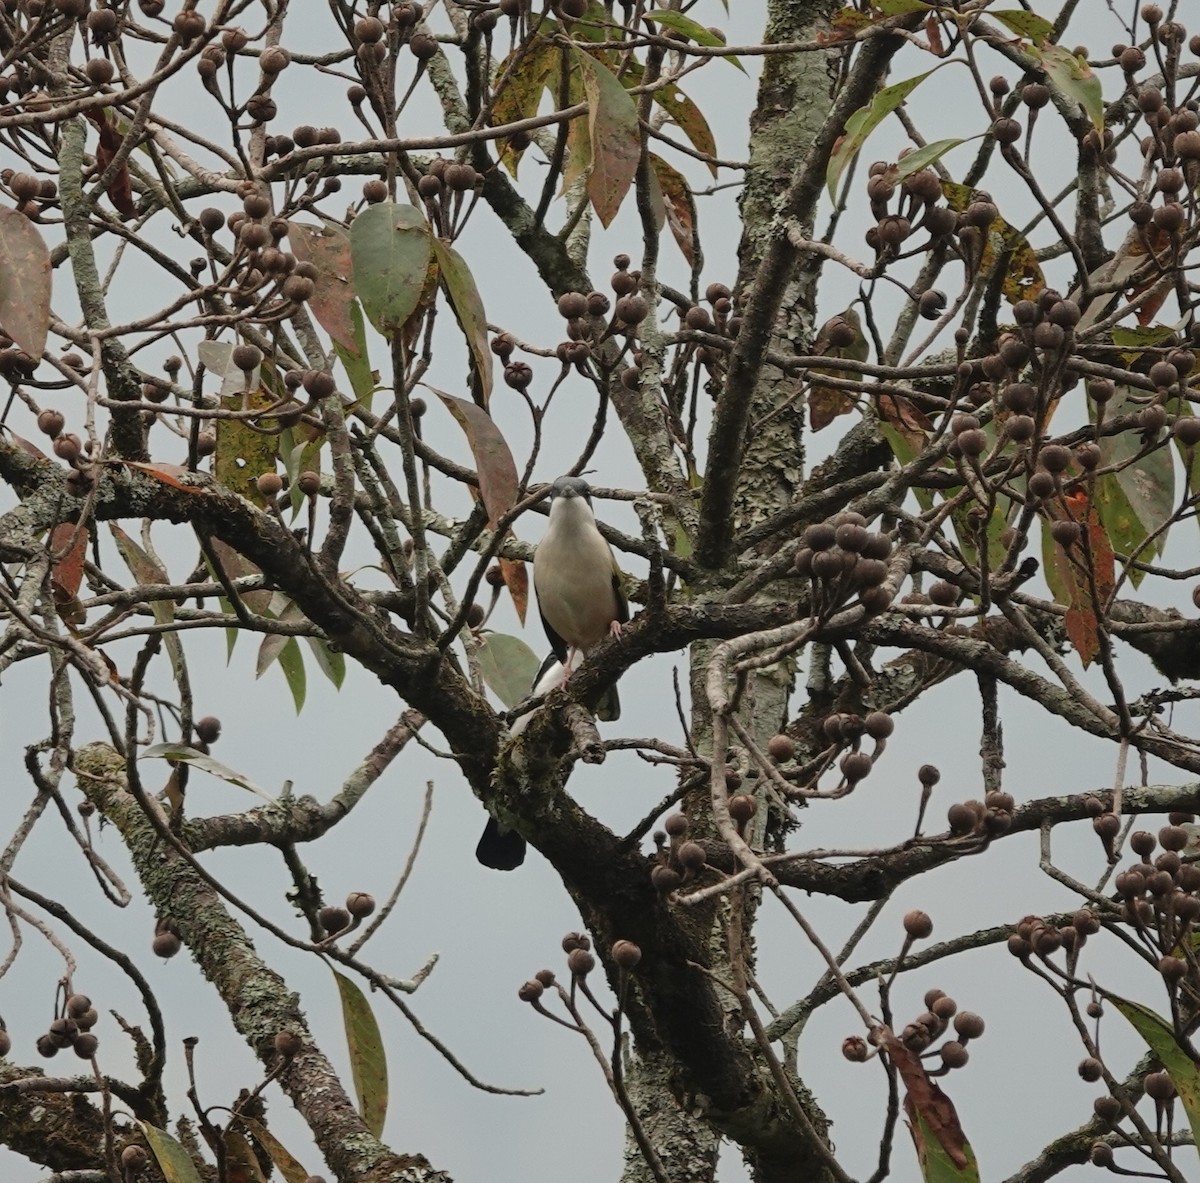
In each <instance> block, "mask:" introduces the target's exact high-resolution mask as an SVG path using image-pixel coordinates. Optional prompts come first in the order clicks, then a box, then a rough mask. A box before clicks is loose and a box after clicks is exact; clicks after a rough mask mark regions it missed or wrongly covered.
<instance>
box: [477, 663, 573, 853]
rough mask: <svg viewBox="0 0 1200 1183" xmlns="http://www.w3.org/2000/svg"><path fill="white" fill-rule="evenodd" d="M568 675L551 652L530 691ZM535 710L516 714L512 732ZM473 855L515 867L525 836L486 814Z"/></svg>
mask: <svg viewBox="0 0 1200 1183" xmlns="http://www.w3.org/2000/svg"><path fill="white" fill-rule="evenodd" d="M566 678H567V667H566V666H565V665H563V663H562V662H561V661H559V660H558V658H557V657H555V656H554V654H553V653H551V654H550V656H549V657H547V658H546V660H545V661H543V662H542V665H541V668H540V669H539V670H538V672H537V677H536V679H535V680H534V683H533V689H532V690H531V691H530V695H531V696H532V697H534V698H538V697H540V696H541V695H543V694H549V693H550V691H551V690H554V689H555V688H557V687H559V686H561V685H562V684H563V682H565V681H566ZM536 714H537V711H526V712H525V714H523V715H518V716H517V717H516V718H515V719H514V720H513V724H512V727H511V728H510V729H509V730H510V733H511V734H512V735H514V736H516V735H520V734H521V732H523V731H524V730H525V728H526V727H528V726H529V724H530V721H531V720H532V719H533V717H534V715H536ZM475 857H476V858H477V859H478V860H479V861H480V862H481V863H482V864H483V865H484V866H485V867H491V868H492V869H493V870H495V871H515V870H516V869H517V867H519V866H520V865H521V864H522V863H523V862H524V861H525V839H524V838H522V837H521V835H520V834H518V833H517V832H516V830H510V829H509V828H508V827H507V826H506V825H505V824H504V823H503V822H502V821H500V820H499V819H498V818H494V817H489V818H488V820H487V825H486V826H484V828H483V836H482V837H481V838H480V839H479V845H478V846H476V847H475Z"/></svg>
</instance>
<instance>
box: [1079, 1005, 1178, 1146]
mask: <svg viewBox="0 0 1200 1183" xmlns="http://www.w3.org/2000/svg"><path fill="white" fill-rule="evenodd" d="M1100 993H1101V994H1103V995H1104V997H1105V998H1107V999H1108V1001H1109V1002H1111V1003H1112V1004H1113V1006H1114V1007H1116V1008H1117V1010H1119V1011H1120V1012H1121V1014H1123V1015H1124V1016H1125V1017H1126V1018H1127V1019H1128V1020H1129V1022H1130V1024H1131V1025H1132V1026H1133V1029H1134V1030H1135V1031H1136V1032H1137V1033H1138V1034H1139V1035H1140V1036H1141V1037H1142V1038H1143V1039H1144V1040H1145V1041H1146V1046H1147V1047H1148V1048H1149V1049H1150V1050H1151V1051H1152V1052H1153V1053H1154V1054H1155V1055H1156V1056H1157V1057H1158V1058H1159V1061H1160V1062H1161V1063H1162V1066H1163V1067H1164V1068H1165V1069H1166V1070H1167V1072H1168V1073H1169V1074H1170V1077H1171V1083H1172V1084H1173V1085H1174V1086H1175V1091H1176V1092H1177V1093H1178V1094H1179V1101H1180V1103H1181V1104H1182V1105H1183V1110H1184V1112H1185V1113H1186V1114H1187V1117H1188V1123H1189V1124H1190V1125H1191V1127H1192V1140H1193V1141H1194V1142H1195V1143H1196V1145H1197V1146H1198V1147H1200V1067H1197V1065H1196V1062H1195V1061H1194V1060H1193V1059H1192V1057H1191V1056H1190V1055H1188V1053H1187V1052H1186V1051H1185V1050H1184V1049H1183V1048H1182V1047H1181V1046H1180V1043H1179V1040H1178V1039H1176V1037H1175V1031H1174V1029H1173V1028H1172V1026H1171V1024H1170V1023H1168V1022H1167V1020H1166V1019H1163V1018H1161V1017H1160V1016H1158V1015H1156V1014H1155V1013H1154V1011H1152V1010H1151V1009H1150V1008H1149V1007H1145V1006H1142V1004H1141V1003H1140V1002H1130V1001H1129V999H1127V998H1121V997H1119V996H1118V995H1116V994H1110V993H1109V992H1108V991H1107V990H1101V991H1100Z"/></svg>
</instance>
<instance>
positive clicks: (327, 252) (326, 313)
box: [288, 222, 366, 369]
mask: <svg viewBox="0 0 1200 1183" xmlns="http://www.w3.org/2000/svg"><path fill="white" fill-rule="evenodd" d="M288 242H289V243H290V244H291V248H292V254H294V255H295V256H296V258H297V259H299V260H300V262H302V263H311V264H312V265H313V266H314V267H315V268H316V269H317V274H316V278H315V279H314V280H313V294H312V297H311V298H310V299H309V301H308V306H309V308H310V309H311V311H312V314H313V316H315V317H316V319H317V323H318V324H319V325H320V326H321V327H322V328H323V329H324V330H325V331H326V332H327V333H328V334H329V335H330V337H332V338H333V341H334V345H335V346H337V347H338V353H339V355H340V354H341V353H342V352H343V351H345V352H347V353H355V352H358V353H359V354H360V355H362V356H364V357H365V356H366V350H365V349H364V348H363V347H362V343H361V341H360V339H359V338H357V337H356V336H355V333H354V324H353V321H352V320H351V317H350V309H351V308H352V307H354V284H353V282H352V279H351V272H352V266H351V263H350V235H349V234H348V233H347V232H346V231H345V230H344V229H343V228H342V227H341V226H337V225H335V224H334V223H333V222H324V223H323V224H322V225H320V226H309V225H306V224H305V223H303V222H288ZM348 368H349V367H347V369H348Z"/></svg>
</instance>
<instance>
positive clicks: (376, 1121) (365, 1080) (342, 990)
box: [332, 969, 388, 1138]
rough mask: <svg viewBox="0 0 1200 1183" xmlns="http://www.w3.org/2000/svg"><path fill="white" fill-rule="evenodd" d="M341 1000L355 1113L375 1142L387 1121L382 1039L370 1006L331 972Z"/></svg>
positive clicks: (346, 981) (347, 982)
mask: <svg viewBox="0 0 1200 1183" xmlns="http://www.w3.org/2000/svg"><path fill="white" fill-rule="evenodd" d="M332 972H333V976H334V979H335V980H336V982H337V988H338V994H339V995H340V996H341V1000H342V1021H343V1023H344V1024H345V1027H346V1043H347V1046H348V1047H349V1050H350V1075H351V1077H352V1078H353V1080H354V1092H355V1094H356V1095H357V1097H358V1112H359V1114H360V1115H361V1116H362V1119H363V1121H365V1122H366V1123H367V1129H369V1130H370V1131H371V1133H373V1134H374V1135H375V1136H376V1137H377V1138H378V1137H380V1136H382V1134H383V1123H384V1120H385V1119H386V1117H387V1104H388V1075H387V1057H386V1056H385V1055H384V1051H383V1038H382V1037H381V1036H380V1034H379V1024H378V1023H377V1022H376V1021H375V1015H374V1013H373V1012H372V1011H371V1005H370V1003H368V1002H367V1000H366V998H365V997H364V996H363V992H362V991H361V990H360V989H359V988H358V986H356V985H355V984H354V982H352V981H351V980H350V979H349V978H347V977H344V976H343V975H342V974H340V973H338V972H337V970H336V969H335V970H333V971H332Z"/></svg>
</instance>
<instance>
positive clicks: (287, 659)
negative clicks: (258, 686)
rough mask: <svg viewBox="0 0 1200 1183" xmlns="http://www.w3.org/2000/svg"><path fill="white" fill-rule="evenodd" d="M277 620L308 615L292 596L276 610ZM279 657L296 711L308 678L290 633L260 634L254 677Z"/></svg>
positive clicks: (294, 619)
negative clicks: (260, 642) (260, 641)
mask: <svg viewBox="0 0 1200 1183" xmlns="http://www.w3.org/2000/svg"><path fill="white" fill-rule="evenodd" d="M276 618H277V619H278V620H283V621H289V622H295V621H301V620H306V619H307V617H306V616H305V615H304V613H303V612H301V611H300V609H299V608H298V607H297V606H296V605H295V604H294V603H292V601H291V600H286V599H285V600H284V604H283V607H282V608H280V609H279V610H278V611H277V612H276ZM274 661H278V662H279V668H280V669H281V670H283V676H284V679H285V680H286V681H287V684H288V689H289V690H290V691H291V692H292V701H293V702H294V703H295V704H296V714H299V713H300V712H301V711H302V710H303V709H304V699H305V695H306V692H307V688H308V686H307V680H306V678H305V674H304V656H303V654H301V652H300V645H299V643H298V642H297V641H296V638H295V637H292V636H281V635H280V634H278V633H268V634H267V635H266V636H265V637H263V640H262V644H261V645H260V646H259V647H258V661H257V662H256V664H255V673H254V676H255V677H256V678H261V677H262V676H263V673H264V671H265V670H266V669H267V667H268V666H270V665H271V663H272V662H274Z"/></svg>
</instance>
